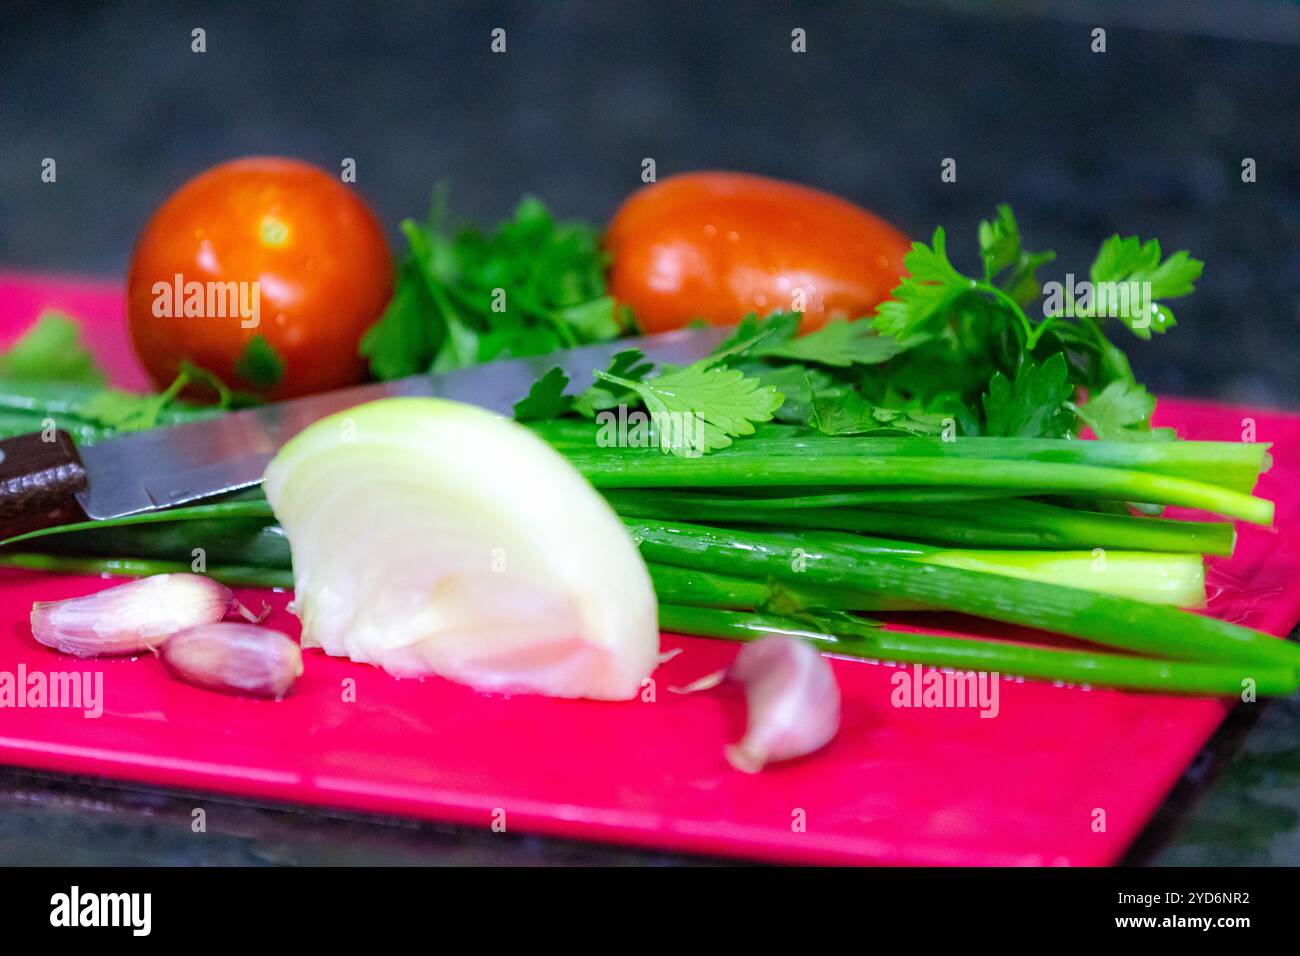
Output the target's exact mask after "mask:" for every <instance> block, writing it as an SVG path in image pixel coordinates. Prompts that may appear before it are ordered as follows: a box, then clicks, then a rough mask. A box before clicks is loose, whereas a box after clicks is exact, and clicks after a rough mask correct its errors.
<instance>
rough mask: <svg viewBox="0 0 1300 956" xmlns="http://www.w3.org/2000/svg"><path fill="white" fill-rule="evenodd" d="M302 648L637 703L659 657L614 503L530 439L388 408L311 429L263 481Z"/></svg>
mask: <svg viewBox="0 0 1300 956" xmlns="http://www.w3.org/2000/svg"><path fill="white" fill-rule="evenodd" d="M266 497H267V500H268V501H270V503H271V506H272V508H273V509H274V510H275V515H276V517H277V519H279V521H280V523H281V525H282V526H283V527H284V529H285V532H286V534H287V535H288V538H289V543H290V547H291V550H292V553H293V568H294V584H295V592H296V594H295V607H296V611H297V613H298V615H299V617H301V619H302V623H303V633H302V643H303V646H304V647H320V648H322V649H324V650H325V651H326V653H329V654H333V655H338V656H345V657H349V658H351V659H352V660H355V661H364V662H368V663H372V664H377V665H379V666H380V667H383V668H384V669H385V670H387V671H389V672H390V673H393V674H396V675H398V676H419V675H425V674H439V675H442V676H444V677H448V678H451V679H453V680H458V681H462V682H464V683H467V684H471V685H473V686H475V687H479V688H483V689H486V690H495V691H523V692H535V693H541V694H549V695H552V696H557V697H592V698H598V699H629V698H631V697H634V696H635V695H636V694H637V693H638V692H639V690H640V688H641V684H642V681H644V680H645V679H646V678H647V677H648V676H649V675H650V672H651V671H652V670H653V668H654V666H655V663H656V656H657V654H658V651H659V634H658V627H657V623H656V613H657V608H656V604H655V597H654V590H653V588H652V586H651V583H650V577H649V574H648V573H647V571H646V568H645V565H644V563H643V562H642V561H641V558H640V555H639V554H638V552H637V549H636V547H635V545H634V544H633V543H632V541H631V539H630V538H629V536H628V534H627V532H626V530H625V529H624V528H623V525H622V523H621V522H620V521H619V520H618V518H617V517H616V516H615V515H614V512H613V511H612V510H611V509H610V507H609V505H608V504H606V503H605V501H604V499H603V498H601V497H600V495H598V494H597V493H596V492H595V490H593V489H592V487H591V486H590V485H589V484H588V483H587V482H586V480H585V479H583V477H582V476H581V475H580V474H579V473H578V472H577V471H576V470H575V469H574V468H573V466H572V465H570V464H569V463H568V462H567V461H566V460H565V459H564V458H563V457H561V456H560V454H559V453H558V452H556V451H555V450H554V449H552V448H551V447H550V446H549V445H547V444H546V443H545V442H543V441H542V440H541V439H539V438H537V437H536V436H535V435H533V434H532V433H531V432H529V431H528V430H527V429H525V428H523V427H522V426H519V425H517V424H515V423H514V422H512V421H509V420H507V419H504V418H501V417H499V416H497V415H494V414H492V413H490V412H486V411H484V410H482V409H479V408H474V407H472V406H468V405H462V404H459V403H456V402H449V401H445V400H441V399H428V398H395V399H385V400H383V401H378V402H372V403H370V404H367V405H362V406H358V407H356V408H352V409H348V410H347V411H345V412H341V413H339V414H337V415H334V416H331V417H329V418H326V419H323V420H321V421H319V422H316V423H315V424H313V425H312V426H310V427H309V428H307V429H306V430H304V431H303V432H302V433H300V434H299V435H298V436H296V437H295V438H294V439H293V440H292V441H290V442H289V443H288V444H286V445H285V446H284V448H283V449H281V451H280V453H279V454H278V455H277V456H276V457H275V459H274V460H273V461H272V462H271V464H270V465H269V466H268V467H267V470H266Z"/></svg>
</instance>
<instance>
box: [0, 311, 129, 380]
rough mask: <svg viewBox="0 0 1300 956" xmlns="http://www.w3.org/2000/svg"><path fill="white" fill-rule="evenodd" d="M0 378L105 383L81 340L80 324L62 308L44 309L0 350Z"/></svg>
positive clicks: (101, 372)
mask: <svg viewBox="0 0 1300 956" xmlns="http://www.w3.org/2000/svg"><path fill="white" fill-rule="evenodd" d="M0 378H8V379H13V380H15V381H27V382H30V381H47V382H78V383H81V384H85V385H103V384H104V380H105V376H104V372H103V370H102V369H100V367H99V366H98V365H97V364H96V362H95V359H94V356H92V355H91V354H90V352H89V351H88V350H87V349H86V347H85V346H84V345H82V343H81V326H80V325H78V324H77V322H76V320H74V319H72V318H70V317H69V316H66V315H64V314H63V313H61V312H43V313H41V315H40V317H39V318H38V319H37V320H36V321H35V323H33V324H32V327H31V328H29V329H28V330H27V331H26V332H24V333H23V334H22V335H21V336H20V337H19V338H18V340H17V341H16V342H14V344H13V345H11V346H9V348H8V349H7V350H6V351H5V352H4V353H3V354H0Z"/></svg>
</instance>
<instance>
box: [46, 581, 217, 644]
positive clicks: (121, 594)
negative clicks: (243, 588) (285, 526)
mask: <svg viewBox="0 0 1300 956" xmlns="http://www.w3.org/2000/svg"><path fill="white" fill-rule="evenodd" d="M234 605H235V597H234V595H233V594H232V593H231V592H230V589H229V588H226V587H224V586H223V585H220V584H218V583H217V582H216V581H213V580H212V579H211V578H207V577H204V576H203V575H201V574H155V575H153V576H152V577H148V578H141V579H140V580H138V581H128V582H127V583H126V584H119V585H117V586H116V587H111V588H105V589H104V590H103V591H97V592H95V593H94V594H87V595H85V596H84V597H76V598H68V599H67V600H64V601H38V602H36V603H35V604H33V605H32V636H34V637H35V638H36V640H38V641H40V642H41V643H42V644H44V645H45V646H46V647H52V648H54V649H55V650H56V651H60V652H62V653H64V654H75V655H76V656H77V657H111V656H120V655H125V654H139V653H142V652H144V651H148V650H152V649H153V648H156V647H157V646H158V645H159V644H161V643H162V642H163V641H165V640H166V639H167V638H168V637H170V636H171V635H172V634H175V633H176V632H177V631H182V630H185V629H186V628H190V627H195V626H197V625H200V624H209V623H212V622H213V621H219V620H221V619H222V618H223V617H225V616H226V613H227V612H228V611H229V610H230V609H231V608H232V607H233V606H234Z"/></svg>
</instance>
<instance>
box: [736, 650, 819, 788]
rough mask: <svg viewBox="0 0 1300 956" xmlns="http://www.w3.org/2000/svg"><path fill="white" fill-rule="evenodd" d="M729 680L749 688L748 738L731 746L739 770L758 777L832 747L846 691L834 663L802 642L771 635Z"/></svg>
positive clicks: (743, 656)
mask: <svg viewBox="0 0 1300 956" xmlns="http://www.w3.org/2000/svg"><path fill="white" fill-rule="evenodd" d="M727 677H728V678H729V679H731V680H735V681H738V682H740V683H741V684H742V685H743V686H744V689H745V704H746V707H747V709H748V714H747V717H746V721H745V736H744V738H743V739H742V740H741V741H740V742H739V743H735V744H731V745H730V746H728V747H727V750H726V755H727V761H728V762H729V763H730V764H731V765H732V766H733V767H735V768H736V769H737V770H742V771H744V772H745V773H757V772H758V771H760V770H762V769H763V767H764V766H766V765H767V764H768V763H771V762H773V761H777V760H791V759H793V758H795V757H802V756H804V755H805V754H810V753H812V752H813V751H814V750H819V749H820V748H822V747H824V746H826V744H828V743H830V741H831V739H832V738H833V737H834V736H835V734H836V733H837V732H838V731H839V729H840V688H839V684H837V683H836V682H835V672H834V671H833V670H832V669H831V665H830V661H828V660H827V659H826V658H825V657H823V656H822V655H821V654H820V653H819V652H818V651H817V649H816V648H814V647H813V646H812V645H811V644H807V643H805V642H803V641H801V640H798V639H797V638H793V637H786V636H784V635H775V634H774V635H771V636H769V637H764V638H761V639H760V640H757V641H755V642H754V643H752V644H746V645H745V646H744V647H742V648H741V649H740V653H739V654H737V655H736V659H735V660H734V661H733V662H732V664H731V667H730V668H728V670H727Z"/></svg>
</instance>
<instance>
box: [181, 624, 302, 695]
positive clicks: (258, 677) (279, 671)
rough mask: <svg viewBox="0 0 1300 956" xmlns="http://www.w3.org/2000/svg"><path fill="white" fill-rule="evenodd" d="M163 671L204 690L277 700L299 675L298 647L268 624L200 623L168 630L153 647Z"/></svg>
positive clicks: (299, 652)
mask: <svg viewBox="0 0 1300 956" xmlns="http://www.w3.org/2000/svg"><path fill="white" fill-rule="evenodd" d="M158 656H159V658H161V660H162V663H163V666H164V667H166V668H167V671H168V673H170V674H171V675H172V676H173V677H175V678H177V679H178V680H182V681H184V682H185V683H187V684H193V685H194V686H196V687H202V688H204V689H206V690H215V691H220V692H221V693H225V694H239V695H243V696H247V697H266V698H270V699H272V700H280V699H281V698H283V697H284V696H285V695H286V694H287V693H289V690H290V689H291V688H292V687H293V684H294V681H296V680H297V679H298V678H299V677H301V676H302V650H301V648H299V646H298V644H297V643H296V642H294V641H293V640H292V639H290V638H289V637H288V636H287V635H285V634H281V633H280V632H279V631H273V630H271V629H270V628H269V627H259V626H258V625H255V624H241V623H238V622H234V621H231V622H223V623H218V624H203V625H200V626H199V627H193V628H190V629H189V630H186V631H181V632H180V633H179V634H173V635H172V636H171V637H170V638H168V639H167V641H166V642H165V643H164V644H163V645H162V648H161V649H160V650H159V652H158Z"/></svg>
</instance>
